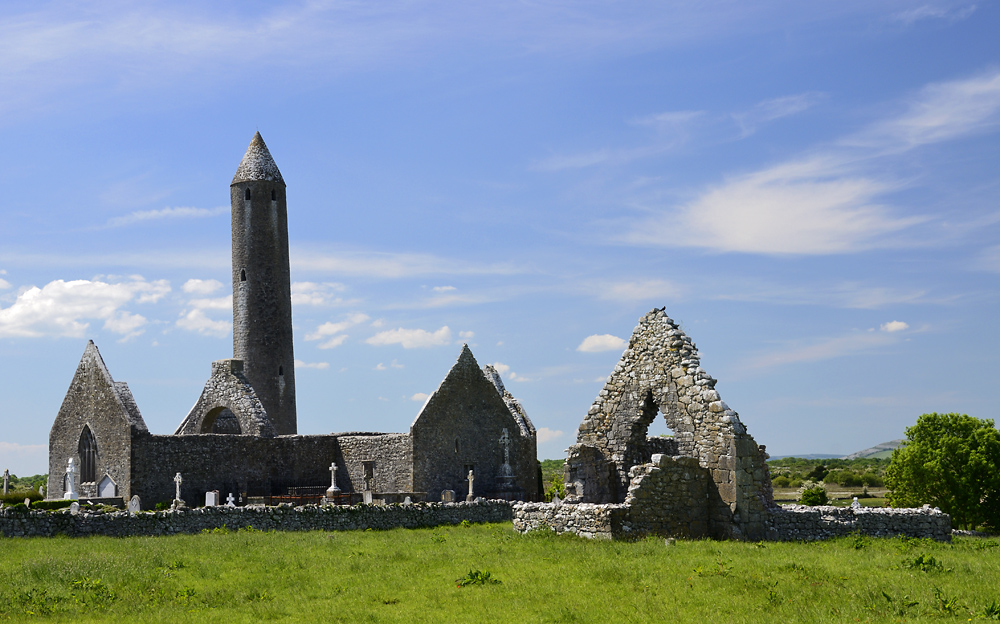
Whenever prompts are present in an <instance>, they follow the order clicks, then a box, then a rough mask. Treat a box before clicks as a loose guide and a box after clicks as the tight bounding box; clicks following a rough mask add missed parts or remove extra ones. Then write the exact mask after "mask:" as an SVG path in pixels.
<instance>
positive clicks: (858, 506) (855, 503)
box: [851, 496, 861, 509]
mask: <svg viewBox="0 0 1000 624" xmlns="http://www.w3.org/2000/svg"><path fill="white" fill-rule="evenodd" d="M851 509H861V503H859V502H858V497H857V496H855V497H854V500H853V501H851Z"/></svg>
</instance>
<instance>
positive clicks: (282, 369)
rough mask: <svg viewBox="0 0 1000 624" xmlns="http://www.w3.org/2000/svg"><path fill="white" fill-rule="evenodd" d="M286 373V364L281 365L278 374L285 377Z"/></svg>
mask: <svg viewBox="0 0 1000 624" xmlns="http://www.w3.org/2000/svg"><path fill="white" fill-rule="evenodd" d="M284 374H285V367H284V366H279V367H278V376H279V377H283V376H284Z"/></svg>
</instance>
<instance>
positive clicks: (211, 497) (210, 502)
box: [205, 491, 219, 507]
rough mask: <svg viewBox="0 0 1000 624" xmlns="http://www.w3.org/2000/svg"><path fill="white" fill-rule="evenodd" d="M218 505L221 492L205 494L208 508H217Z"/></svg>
mask: <svg viewBox="0 0 1000 624" xmlns="http://www.w3.org/2000/svg"><path fill="white" fill-rule="evenodd" d="M218 504H219V492H218V491H213V492H205V506H206V507H215V506H216V505H218Z"/></svg>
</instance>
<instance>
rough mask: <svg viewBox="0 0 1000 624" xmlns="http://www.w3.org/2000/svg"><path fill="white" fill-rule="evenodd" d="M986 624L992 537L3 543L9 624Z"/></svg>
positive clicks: (357, 537) (996, 613) (998, 554)
mask: <svg viewBox="0 0 1000 624" xmlns="http://www.w3.org/2000/svg"><path fill="white" fill-rule="evenodd" d="M470 572H472V573H473V574H470ZM487 573H488V576H487ZM461 579H465V581H466V584H464V586H459V585H460V584H461V583H460V582H459V581H460V580H461ZM492 580H496V581H499V582H497V583H493V582H490V581H492ZM984 617H997V618H1000V539H980V538H958V539H956V540H955V541H954V543H952V544H939V543H935V542H930V541H927V540H907V539H870V538H862V537H857V538H853V537H852V538H846V539H839V540H834V541H830V542H823V543H811V544H798V543H766V544H752V543H738V542H711V541H696V542H686V541H678V542H676V543H675V544H673V545H669V546H668V545H666V544H665V543H664V540H662V539H648V540H644V541H638V542H631V543H626V542H607V541H587V540H584V539H580V538H576V537H572V536H560V537H557V536H555V535H553V534H551V533H547V532H546V533H536V534H530V535H527V536H521V535H518V534H516V533H514V532H513V531H512V530H511V528H510V525H508V524H497V525H472V526H468V527H461V526H456V527H448V528H438V529H421V530H403V529H400V530H393V531H365V532H341V533H322V532H311V533H259V532H253V533H248V532H229V533H226V534H207V535H181V536H174V537H159V538H152V537H150V538H128V539H114V538H104V537H93V538H87V539H69V538H56V539H37V538H36V539H10V538H8V539H0V620H2V619H5V618H6V619H9V620H12V621H34V620H37V621H57V622H112V621H115V622H120V621H126V620H129V621H163V622H255V621H259V620H266V621H289V622H300V621H302V622H313V621H315V622H331V621H333V622H517V623H520V622H598V623H601V624H607V623H609V622H658V621H672V620H677V621H684V622H702V621H709V622H830V621H844V622H855V621H862V622H867V621H870V622H891V621H901V622H902V621H906V622H916V621H924V620H927V621H940V620H941V619H946V620H952V621H967V620H969V619H970V618H975V619H979V618H984Z"/></svg>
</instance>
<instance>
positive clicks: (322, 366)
mask: <svg viewBox="0 0 1000 624" xmlns="http://www.w3.org/2000/svg"><path fill="white" fill-rule="evenodd" d="M307 368H312V369H315V370H326V369H328V368H330V363H329V362H311V363H307V362H303V361H302V360H295V370H300V369H307Z"/></svg>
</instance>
